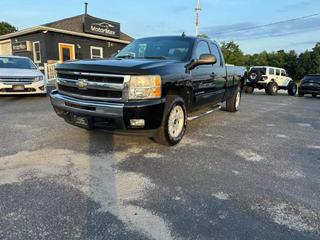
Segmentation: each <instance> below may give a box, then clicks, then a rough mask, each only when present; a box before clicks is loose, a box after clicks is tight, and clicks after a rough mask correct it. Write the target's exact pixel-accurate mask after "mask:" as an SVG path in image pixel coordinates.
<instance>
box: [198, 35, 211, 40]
mask: <svg viewBox="0 0 320 240" xmlns="http://www.w3.org/2000/svg"><path fill="white" fill-rule="evenodd" d="M198 37H200V38H207V39H209V36H208V35H207V34H199V35H198Z"/></svg>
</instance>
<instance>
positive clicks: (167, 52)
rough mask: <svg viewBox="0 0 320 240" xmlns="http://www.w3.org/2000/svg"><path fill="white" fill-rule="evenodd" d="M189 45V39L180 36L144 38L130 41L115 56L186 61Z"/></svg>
mask: <svg viewBox="0 0 320 240" xmlns="http://www.w3.org/2000/svg"><path fill="white" fill-rule="evenodd" d="M191 46H192V41H191V39H186V38H182V37H157V38H144V39H139V40H136V41H134V42H132V43H131V44H129V45H128V46H126V47H125V48H124V49H123V50H122V51H120V52H119V53H118V54H117V55H116V56H115V57H116V58H130V59H138V58H145V59H169V60H178V61H186V60H187V58H188V56H189V53H190V51H191Z"/></svg>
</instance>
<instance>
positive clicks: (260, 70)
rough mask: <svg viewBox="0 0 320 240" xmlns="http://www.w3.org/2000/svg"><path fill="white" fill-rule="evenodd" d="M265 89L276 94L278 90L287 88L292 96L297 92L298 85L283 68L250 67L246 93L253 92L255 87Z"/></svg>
mask: <svg viewBox="0 0 320 240" xmlns="http://www.w3.org/2000/svg"><path fill="white" fill-rule="evenodd" d="M255 88H258V89H265V91H266V93H267V94H269V95H276V94H277V92H278V90H286V91H288V94H289V95H290V96H294V95H296V93H297V90H298V86H297V84H296V83H295V82H294V81H293V80H292V78H290V77H288V75H287V72H286V70H285V69H283V68H276V67H268V66H255V67H252V68H250V70H249V74H248V78H247V82H246V88H245V91H246V93H249V94H250V93H253V91H254V89H255Z"/></svg>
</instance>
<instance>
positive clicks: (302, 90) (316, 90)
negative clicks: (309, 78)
mask: <svg viewBox="0 0 320 240" xmlns="http://www.w3.org/2000/svg"><path fill="white" fill-rule="evenodd" d="M299 93H302V94H319V95H320V88H319V87H303V86H300V87H299Z"/></svg>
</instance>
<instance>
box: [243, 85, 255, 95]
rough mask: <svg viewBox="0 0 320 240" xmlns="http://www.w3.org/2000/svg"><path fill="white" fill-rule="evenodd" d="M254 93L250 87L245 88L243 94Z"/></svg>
mask: <svg viewBox="0 0 320 240" xmlns="http://www.w3.org/2000/svg"><path fill="white" fill-rule="evenodd" d="M253 91H254V87H252V86H246V87H245V90H244V92H245V93H247V94H252V93H253Z"/></svg>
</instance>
